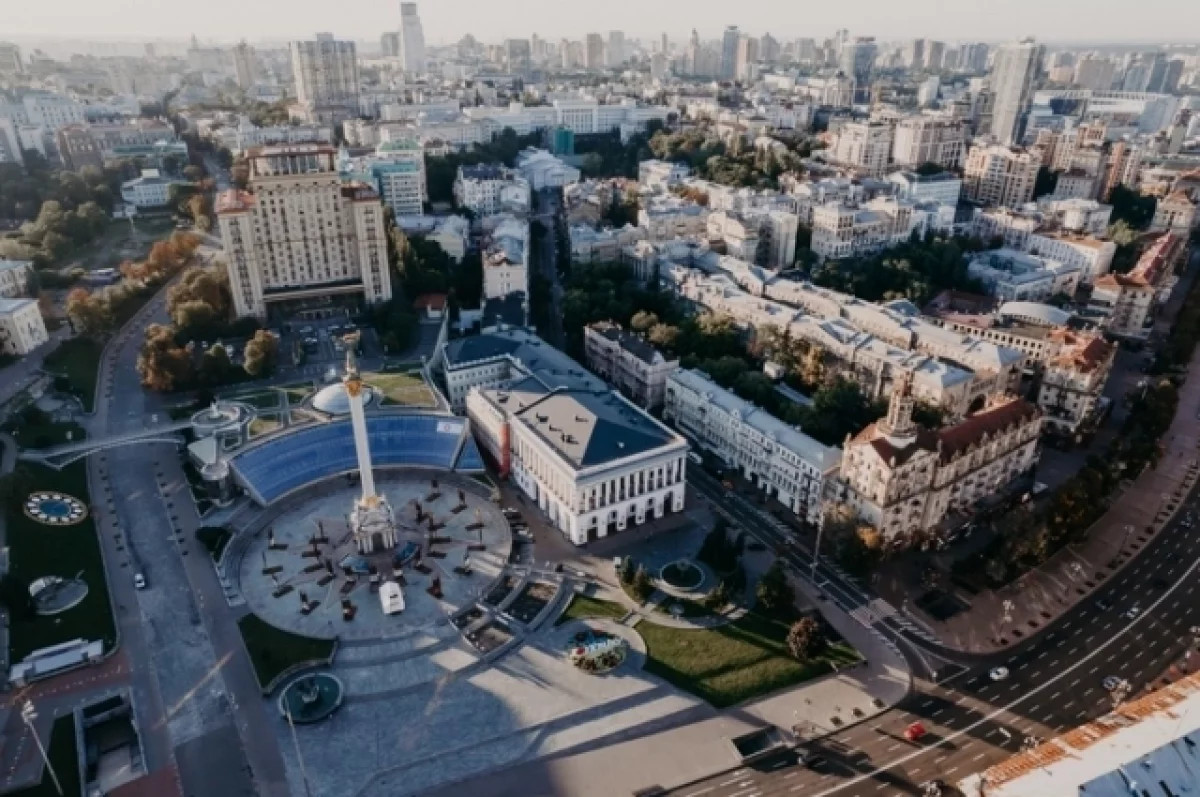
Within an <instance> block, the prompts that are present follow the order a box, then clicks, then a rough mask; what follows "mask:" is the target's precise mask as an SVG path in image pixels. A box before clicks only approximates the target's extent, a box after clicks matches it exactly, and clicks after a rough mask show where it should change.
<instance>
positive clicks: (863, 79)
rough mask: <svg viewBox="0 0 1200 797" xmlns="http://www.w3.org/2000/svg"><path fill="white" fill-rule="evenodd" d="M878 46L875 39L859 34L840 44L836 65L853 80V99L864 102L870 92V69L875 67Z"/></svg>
mask: <svg viewBox="0 0 1200 797" xmlns="http://www.w3.org/2000/svg"><path fill="white" fill-rule="evenodd" d="M877 51H878V48H877V47H876V46H875V39H874V38H871V37H869V36H866V37H864V36H859V37H858V38H856V39H854V40H853V41H848V42H846V43H845V44H843V45H842V49H841V53H840V55H839V56H838V67H839V68H840V69H841V70H842V72H844V73H845V74H846V76H847V77H849V78H852V79H853V80H854V99H855V101H856V102H866V100H867V98H868V97H869V96H870V93H871V71H872V70H873V69H874V67H875V55H876V53H877Z"/></svg>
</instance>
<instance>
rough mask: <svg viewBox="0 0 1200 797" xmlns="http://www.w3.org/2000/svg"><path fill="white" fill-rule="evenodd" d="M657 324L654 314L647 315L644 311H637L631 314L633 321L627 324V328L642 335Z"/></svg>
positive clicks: (656, 317)
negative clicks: (629, 327) (631, 328)
mask: <svg viewBox="0 0 1200 797" xmlns="http://www.w3.org/2000/svg"><path fill="white" fill-rule="evenodd" d="M657 324H658V316H656V315H655V314H654V313H648V312H646V311H645V310H638V311H637V312H636V313H634V314H633V319H632V320H631V321H630V322H629V326H631V327H633V329H634V331H636V332H640V333H642V334H643V335H644V334H646V332H648V331H649V330H650V328H651V327H653V326H655V325H657Z"/></svg>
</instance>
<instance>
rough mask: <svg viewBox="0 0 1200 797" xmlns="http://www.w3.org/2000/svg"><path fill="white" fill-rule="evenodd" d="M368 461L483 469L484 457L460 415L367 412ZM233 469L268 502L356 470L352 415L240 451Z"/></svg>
mask: <svg viewBox="0 0 1200 797" xmlns="http://www.w3.org/2000/svg"><path fill="white" fill-rule="evenodd" d="M367 438H368V440H369V441H370V444H371V461H372V463H373V464H374V467H375V468H376V469H380V468H402V467H418V468H435V469H440V470H446V471H450V470H453V471H458V472H460V473H478V472H481V471H483V469H484V466H483V459H482V457H481V456H480V454H479V448H478V446H476V444H475V440H474V438H472V437H471V434H470V432H469V431H468V428H467V423H466V421H465V420H464V419H462V418H456V417H454V416H450V415H432V414H404V415H399V414H397V415H386V414H376V415H370V416H368V417H367ZM231 465H232V467H233V472H234V475H235V478H236V479H237V480H238V482H239V483H240V484H241V485H242V487H244V488H245V490H246V492H247V493H249V494H250V496H251V497H252V498H253V499H254V500H255V501H257V502H258V503H259V504H260V505H263V506H266V505H267V504H271V503H273V502H275V501H277V500H278V499H280V498H282V497H283V496H285V495H287V494H289V493H291V492H294V491H295V490H298V489H300V488H302V487H305V486H307V485H309V484H312V483H314V482H318V481H321V480H323V479H326V478H329V477H330V476H336V475H338V474H342V473H351V472H354V471H356V470H357V469H358V459H357V455H356V454H355V450H354V432H353V430H352V429H351V426H350V419H349V418H344V419H340V420H335V421H330V422H328V423H322V424H317V425H315V426H305V427H300V428H297V429H296V431H294V432H289V433H287V434H284V435H281V436H273V437H270V438H265V439H264V440H262V441H261V442H260V443H257V444H252V445H250V446H248V447H247V448H245V449H243V450H242V451H240V452H238V453H237V454H236V455H234V457H233V458H232V460H231Z"/></svg>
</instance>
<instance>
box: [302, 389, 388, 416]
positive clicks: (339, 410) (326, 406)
mask: <svg viewBox="0 0 1200 797" xmlns="http://www.w3.org/2000/svg"><path fill="white" fill-rule="evenodd" d="M374 399H375V391H374V390H373V389H372V388H370V387H369V386H366V385H364V386H363V406H369V405H370V404H371V402H372V401H373V400H374ZM312 406H313V409H314V410H319V411H321V412H323V413H325V414H327V415H337V416H341V415H349V414H350V394H349V393H347V392H346V386H345V385H344V384H342V383H341V382H336V383H334V384H332V385H327V386H326V387H323V388H321V389H320V390H319V391H317V394H316V395H315V396H313V400H312Z"/></svg>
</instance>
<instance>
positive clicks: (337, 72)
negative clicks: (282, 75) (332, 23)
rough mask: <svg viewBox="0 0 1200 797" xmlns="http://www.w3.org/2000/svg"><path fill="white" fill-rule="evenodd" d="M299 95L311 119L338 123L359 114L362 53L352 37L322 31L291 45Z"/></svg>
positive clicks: (318, 121)
mask: <svg viewBox="0 0 1200 797" xmlns="http://www.w3.org/2000/svg"><path fill="white" fill-rule="evenodd" d="M289 48H290V50H291V55H292V75H293V77H294V78H295V81H296V99H297V100H299V102H300V104H301V105H302V106H303V107H304V109H305V112H306V114H307V116H308V117H309V121H310V122H317V123H321V124H336V123H337V122H340V121H343V120H345V119H348V118H350V117H352V116H356V115H357V114H358V92H359V86H358V53H357V49H356V48H355V46H354V42H352V41H336V40H335V39H334V38H333V34H332V33H318V34H317V38H316V39H314V40H311V41H296V42H292V43H291V44H290V45H289Z"/></svg>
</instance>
